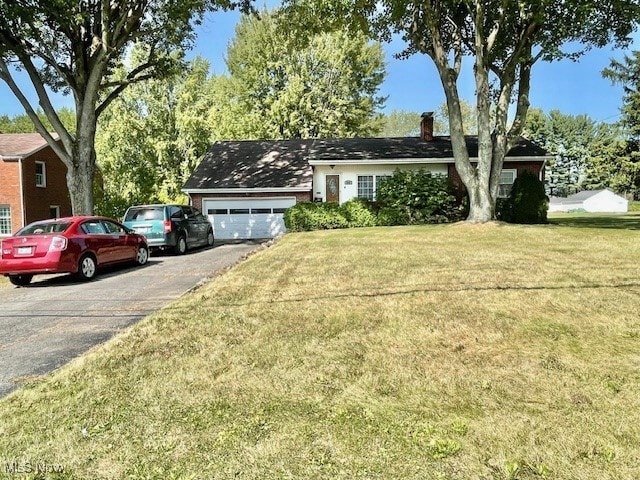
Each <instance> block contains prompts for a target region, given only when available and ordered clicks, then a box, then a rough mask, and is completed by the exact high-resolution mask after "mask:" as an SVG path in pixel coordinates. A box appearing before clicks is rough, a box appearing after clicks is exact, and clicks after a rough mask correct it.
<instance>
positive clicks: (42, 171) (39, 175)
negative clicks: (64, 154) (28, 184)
mask: <svg viewBox="0 0 640 480" xmlns="http://www.w3.org/2000/svg"><path fill="white" fill-rule="evenodd" d="M46 186H47V165H46V164H45V163H44V162H36V187H43V188H44V187H46Z"/></svg>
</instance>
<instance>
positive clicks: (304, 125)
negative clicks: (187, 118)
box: [212, 11, 384, 139]
mask: <svg viewBox="0 0 640 480" xmlns="http://www.w3.org/2000/svg"><path fill="white" fill-rule="evenodd" d="M226 59H227V60H226V61H227V68H228V70H229V76H228V77H223V78H219V79H217V80H216V81H215V89H216V90H217V92H216V94H215V96H216V105H217V110H216V111H215V112H213V118H212V123H213V124H214V125H217V126H219V128H218V129H216V131H215V133H216V136H217V137H220V138H245V139H248V138H272V139H273V138H312V137H354V136H368V135H371V134H373V133H376V132H377V131H379V130H380V128H381V122H380V115H379V113H378V112H377V110H378V108H379V107H380V106H382V104H383V102H384V98H382V97H380V96H378V95H377V92H378V89H379V86H380V84H381V83H382V80H383V78H384V54H383V51H382V48H381V46H380V44H378V43H373V42H370V41H368V40H367V39H366V37H365V36H364V35H363V34H362V33H348V32H347V31H346V30H344V29H342V30H339V31H335V32H330V33H318V34H311V35H309V36H308V37H306V38H305V41H304V42H298V41H297V39H296V38H294V37H292V36H291V35H290V33H289V32H288V30H287V28H286V18H283V17H281V13H280V12H278V11H275V12H266V11H262V12H261V13H260V15H259V16H253V15H252V16H249V15H245V16H243V17H242V19H241V21H240V23H239V24H238V26H237V27H236V34H235V37H234V39H233V40H232V41H231V43H230V45H229V48H228V50H227V56H226Z"/></svg>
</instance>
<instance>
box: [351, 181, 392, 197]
mask: <svg viewBox="0 0 640 480" xmlns="http://www.w3.org/2000/svg"><path fill="white" fill-rule="evenodd" d="M389 177H391V175H358V198H365V199H367V200H375V199H376V192H377V191H378V187H379V186H380V182H381V181H382V180H384V179H385V178H389Z"/></svg>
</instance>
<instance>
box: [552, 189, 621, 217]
mask: <svg viewBox="0 0 640 480" xmlns="http://www.w3.org/2000/svg"><path fill="white" fill-rule="evenodd" d="M572 210H584V211H586V212H600V213H620V212H627V211H628V210H629V201H628V200H627V199H626V198H624V197H622V196H620V195H618V194H617V193H615V192H612V191H611V190H609V189H608V188H606V189H603V190H585V191H584V192H579V193H576V194H574V195H569V196H568V197H566V198H562V197H551V199H550V201H549V211H550V212H570V211H572Z"/></svg>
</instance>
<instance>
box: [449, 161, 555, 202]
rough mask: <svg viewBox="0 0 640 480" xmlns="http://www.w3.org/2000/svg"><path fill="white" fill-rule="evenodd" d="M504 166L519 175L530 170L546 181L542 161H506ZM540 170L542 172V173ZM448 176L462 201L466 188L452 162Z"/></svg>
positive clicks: (456, 194) (459, 199)
mask: <svg viewBox="0 0 640 480" xmlns="http://www.w3.org/2000/svg"><path fill="white" fill-rule="evenodd" d="M502 168H503V169H505V170H516V171H517V172H518V173H517V175H518V176H520V175H521V174H522V173H523V172H525V171H528V172H531V173H533V174H534V175H535V176H536V177H538V178H540V179H541V180H542V181H543V182H544V169H543V168H542V162H504V165H503V166H502ZM540 172H542V174H541V173H540ZM448 177H449V181H450V182H451V185H452V186H453V189H454V192H455V196H456V198H457V199H458V201H462V199H463V198H464V196H465V193H466V188H465V186H464V184H463V183H462V179H461V178H460V175H458V172H457V170H456V167H455V165H454V164H452V163H451V164H449V172H448Z"/></svg>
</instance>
